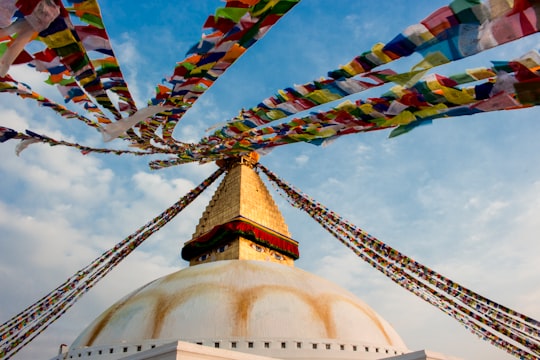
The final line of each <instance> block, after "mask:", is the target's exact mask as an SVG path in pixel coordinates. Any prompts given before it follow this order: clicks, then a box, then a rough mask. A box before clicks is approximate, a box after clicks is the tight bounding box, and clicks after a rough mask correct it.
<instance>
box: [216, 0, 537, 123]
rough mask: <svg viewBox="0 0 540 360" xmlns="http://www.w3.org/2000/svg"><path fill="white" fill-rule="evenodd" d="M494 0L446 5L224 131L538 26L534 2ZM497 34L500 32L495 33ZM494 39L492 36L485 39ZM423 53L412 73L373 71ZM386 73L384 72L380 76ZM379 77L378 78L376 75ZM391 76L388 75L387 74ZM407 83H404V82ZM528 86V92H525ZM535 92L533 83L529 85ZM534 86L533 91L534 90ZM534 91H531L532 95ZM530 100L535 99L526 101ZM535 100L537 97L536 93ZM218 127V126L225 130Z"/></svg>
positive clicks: (407, 77) (244, 113) (410, 79)
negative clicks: (340, 66) (508, 29)
mask: <svg viewBox="0 0 540 360" xmlns="http://www.w3.org/2000/svg"><path fill="white" fill-rule="evenodd" d="M499 3H501V1H490V2H485V3H481V2H480V1H463V0H456V1H453V2H452V3H451V4H450V5H449V6H445V7H442V8H440V9H438V10H436V11H435V12H433V13H432V14H431V15H429V16H428V17H427V18H426V19H424V20H423V21H421V22H420V23H419V24H415V25H412V26H410V27H408V28H407V29H406V30H405V31H404V32H403V33H401V34H399V35H397V36H396V37H395V38H394V39H393V40H391V41H390V42H389V43H388V44H386V45H384V44H380V43H379V44H376V45H374V46H373V48H372V49H371V51H368V52H364V53H363V54H362V55H360V56H358V57H356V58H355V59H353V60H351V61H350V62H349V63H348V64H347V65H345V66H343V67H342V68H341V69H339V70H332V71H330V72H329V73H328V76H329V77H330V78H327V79H324V78H323V79H320V80H318V81H312V82H310V83H307V84H304V85H295V86H294V87H290V88H286V89H283V90H279V91H278V94H277V95H276V96H274V97H270V98H267V99H265V100H263V101H262V102H261V103H259V104H258V105H257V106H255V107H253V108H251V109H249V110H241V111H240V114H239V115H238V116H237V117H235V118H233V119H231V120H229V122H228V123H227V125H225V128H224V129H220V130H222V131H235V130H236V131H238V132H241V131H245V130H246V129H247V128H254V127H257V126H261V125H265V124H267V123H269V122H271V121H276V120H279V119H282V118H285V117H287V116H290V115H293V114H295V113H297V112H300V111H304V110H307V109H310V108H313V107H316V106H318V105H321V104H324V103H328V102H330V101H334V100H336V99H339V98H342V97H344V96H348V95H351V94H355V93H359V92H361V91H364V90H366V89H370V88H372V87H374V86H378V85H382V84H383V83H386V82H387V81H384V80H383V81H381V78H382V79H385V78H386V77H387V76H390V79H389V80H390V81H394V82H396V83H400V82H401V81H404V82H405V83H407V84H409V85H412V83H414V82H415V81H414V79H415V78H416V77H417V76H422V75H423V74H424V72H425V71H427V70H428V69H431V68H433V67H435V66H438V65H442V64H445V63H448V62H450V61H453V60H458V59H461V58H464V57H467V56H472V55H475V54H477V53H479V52H481V51H484V50H487V49H489V48H492V47H494V46H497V45H500V44H503V43H506V42H509V41H513V40H517V39H519V38H522V37H525V36H527V35H531V34H533V33H535V32H537V31H538V25H537V21H536V19H537V17H538V12H540V8H538V7H537V6H534V3H533V2H528V1H522V2H519V3H518V2H516V3H515V4H514V6H513V7H510V6H509V5H508V3H506V2H505V4H504V5H505V6H506V7H504V8H503V7H502V5H503V4H499ZM518 24H519V25H520V29H522V31H518V30H515V31H510V32H509V33H508V34H506V33H505V35H504V36H503V37H501V36H499V32H500V31H498V30H497V29H506V28H511V29H513V28H516V27H519V26H518ZM493 33H496V34H497V36H495V35H493ZM488 38H489V39H491V38H493V41H487V40H486V39H488ZM414 52H418V53H420V54H421V55H422V56H423V57H424V60H423V61H422V62H420V63H419V64H417V65H416V66H414V67H413V69H412V70H411V72H409V73H405V74H400V75H397V74H395V73H394V74H395V76H393V77H392V73H393V70H391V69H385V70H383V71H379V72H373V71H372V70H373V69H374V68H376V67H378V66H380V65H383V64H388V63H390V62H392V61H394V60H397V59H399V58H401V57H405V56H409V55H412V54H413V53H414ZM356 75H359V76H361V77H364V78H365V77H369V78H371V79H372V80H373V79H374V80H375V82H374V83H371V82H366V81H365V80H364V81H363V80H361V79H353V77H354V76H356ZM381 75H383V76H381ZM377 77H378V78H379V79H377ZM385 80H388V79H385ZM401 84H402V85H404V83H401ZM525 87H527V85H522V88H524V90H523V93H525V91H527V90H525ZM529 88H530V89H531V91H532V92H534V84H531V85H529ZM531 91H529V92H531ZM531 96H532V94H530V95H529V97H531ZM524 99H525V101H527V102H529V103H530V102H531V101H533V102H534V100H526V98H524ZM532 99H534V96H532ZM220 130H218V131H220Z"/></svg>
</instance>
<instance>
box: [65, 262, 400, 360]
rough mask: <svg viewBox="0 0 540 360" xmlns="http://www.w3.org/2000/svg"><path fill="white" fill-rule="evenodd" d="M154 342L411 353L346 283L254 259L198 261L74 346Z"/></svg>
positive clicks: (121, 306) (126, 304)
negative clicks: (338, 346) (325, 344)
mask: <svg viewBox="0 0 540 360" xmlns="http://www.w3.org/2000/svg"><path fill="white" fill-rule="evenodd" d="M149 339H161V340H165V339H167V340H184V341H191V342H200V343H203V342H205V341H207V340H212V339H221V340H223V339H243V340H246V339H251V340H253V341H263V340H266V341H270V340H273V341H289V342H300V341H305V342H306V343H309V342H310V341H311V343H313V341H315V340H317V341H322V340H328V341H330V342H332V343H338V342H339V343H347V344H358V346H359V347H360V346H361V347H362V351H363V349H364V347H365V348H366V351H368V350H367V349H368V347H372V348H375V347H376V348H377V352H378V351H379V348H380V349H386V353H389V352H388V351H389V350H388V349H390V351H391V352H390V353H391V354H394V353H397V352H399V353H401V352H403V351H407V350H406V346H405V344H404V343H403V341H402V339H401V338H400V336H399V335H398V334H397V333H396V331H395V330H394V329H393V328H392V327H391V326H390V325H389V324H388V322H386V321H385V320H384V319H383V318H382V317H380V316H379V315H378V314H377V313H376V312H375V311H373V310H372V309H371V308H370V307H369V306H367V305H366V304H365V303H364V302H362V301H361V300H359V299H358V298H356V297H355V296H354V295H352V294H351V293H349V292H348V291H346V290H344V289H342V288H341V287H339V286H337V285H335V284H333V283H331V282H329V281H327V280H324V279H322V278H320V277H317V276H315V275H312V274H310V273H308V272H305V271H303V270H299V269H296V268H294V267H289V266H284V265H280V264H275V263H270V262H263V261H247V260H227V261H217V262H212V263H207V264H201V265H197V266H192V267H189V268H185V269H183V270H180V271H178V272H175V273H173V274H170V275H168V276H165V277H162V278H160V279H157V280H155V281H153V282H151V283H149V284H147V285H145V286H143V287H142V288H140V289H138V290H136V291H134V292H133V293H131V294H130V295H128V296H126V297H124V298H123V299H121V300H120V301H118V302H117V303H116V304H114V305H113V306H111V307H110V308H109V309H108V310H106V311H105V312H104V313H103V314H101V315H100V316H99V317H98V318H97V319H96V320H95V321H94V322H93V323H92V324H91V325H90V326H89V327H88V328H86V329H85V330H84V331H83V332H82V333H81V334H80V335H79V337H78V338H77V339H76V340H75V341H74V343H73V344H72V345H71V350H76V349H81V348H88V347H96V346H104V345H114V344H126V343H131V344H134V343H137V342H142V341H146V340H149ZM212 341H213V340H212ZM355 350H356V346H355ZM383 351H384V350H383ZM284 358H286V356H285V357H284ZM356 358H358V359H361V358H363V357H358V356H357V357H356ZM367 358H372V357H371V356H370V357H367Z"/></svg>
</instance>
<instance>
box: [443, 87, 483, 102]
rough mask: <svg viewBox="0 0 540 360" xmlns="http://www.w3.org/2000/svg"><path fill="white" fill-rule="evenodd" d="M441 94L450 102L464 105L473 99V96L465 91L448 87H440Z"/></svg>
mask: <svg viewBox="0 0 540 360" xmlns="http://www.w3.org/2000/svg"><path fill="white" fill-rule="evenodd" d="M441 90H442V92H443V96H444V97H445V98H446V99H447V100H448V101H449V102H451V103H452V104H457V105H465V104H470V103H472V102H474V101H475V99H474V97H473V96H471V95H469V94H468V93H467V92H465V91H462V90H458V89H453V88H449V87H444V86H443V87H442V89H441Z"/></svg>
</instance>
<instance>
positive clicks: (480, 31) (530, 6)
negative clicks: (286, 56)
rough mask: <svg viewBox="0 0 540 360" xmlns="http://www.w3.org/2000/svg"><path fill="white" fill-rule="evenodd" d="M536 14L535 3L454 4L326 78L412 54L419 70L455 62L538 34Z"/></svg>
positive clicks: (525, 0) (497, 0) (355, 72)
mask: <svg viewBox="0 0 540 360" xmlns="http://www.w3.org/2000/svg"><path fill="white" fill-rule="evenodd" d="M539 14H540V7H538V5H537V4H536V2H535V1H528V0H520V1H515V2H508V1H506V0H490V1H485V2H480V1H478V0H474V1H465V0H455V1H452V2H451V3H450V5H448V6H444V7H441V8H440V9H437V10H436V11H434V12H433V13H432V14H430V15H429V16H428V17H426V18H425V19H424V20H422V21H421V22H420V23H418V24H414V25H411V26H409V27H407V28H406V29H405V30H404V31H403V32H402V33H401V34H398V35H396V36H395V37H394V38H393V39H392V40H390V41H389V42H388V43H386V44H381V43H379V44H376V45H374V46H373V48H372V49H371V50H370V51H366V52H364V53H362V54H361V55H359V56H357V57H355V58H354V59H353V60H351V61H350V62H349V63H347V64H346V65H344V66H342V67H341V68H340V69H337V70H332V71H330V72H329V73H328V76H330V77H331V78H335V79H339V78H342V77H353V76H355V75H359V74H362V73H366V72H368V71H371V70H372V69H374V68H376V67H377V66H380V65H383V64H387V63H389V62H391V61H394V60H397V59H399V58H401V57H406V56H409V55H412V54H413V53H415V52H417V53H419V54H421V55H422V56H423V57H424V62H422V63H421V64H422V65H420V64H419V65H418V66H419V67H420V66H423V67H424V69H426V68H431V67H434V66H438V65H441V64H444V63H448V62H450V61H454V60H459V59H462V58H464V57H468V56H472V55H476V54H478V53H480V52H482V51H484V50H488V49H491V48H493V47H496V46H498V45H502V44H505V43H507V42H510V41H514V40H517V39H520V38H523V37H526V36H528V35H531V34H533V33H536V32H538V23H539V22H538V18H539ZM413 69H414V68H413Z"/></svg>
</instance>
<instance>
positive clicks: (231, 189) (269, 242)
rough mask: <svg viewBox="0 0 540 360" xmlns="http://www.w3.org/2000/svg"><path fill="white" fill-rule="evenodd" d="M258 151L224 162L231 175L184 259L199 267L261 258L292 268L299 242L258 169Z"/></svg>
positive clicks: (223, 182) (208, 207) (222, 164)
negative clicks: (255, 167)
mask: <svg viewBox="0 0 540 360" xmlns="http://www.w3.org/2000/svg"><path fill="white" fill-rule="evenodd" d="M257 161H258V156H256V153H252V155H249V156H242V157H239V158H234V159H227V160H224V161H221V162H219V163H218V165H219V166H222V167H225V168H226V169H227V174H226V175H225V177H224V178H223V180H222V182H221V183H220V185H219V186H218V188H217V190H216V192H215V193H214V196H213V197H212V200H210V203H209V204H208V206H207V207H206V210H205V211H204V213H203V215H202V217H201V219H200V220H199V224H198V225H197V227H196V229H195V233H194V234H193V238H192V239H191V240H190V241H188V242H186V243H185V245H184V248H183V249H182V257H183V258H184V259H185V260H189V261H190V265H196V264H199V263H204V262H208V261H215V260H225V259H258V260H267V261H275V262H281V263H285V264H289V265H292V264H293V260H294V259H296V258H298V243H297V242H296V241H294V240H293V239H291V238H290V234H289V229H288V227H287V224H286V223H285V219H284V218H283V216H282V215H281V212H280V211H279V209H278V207H277V205H276V203H275V202H274V199H273V198H272V196H271V195H270V193H269V192H268V189H267V188H266V186H265V185H264V183H263V181H262V180H261V178H260V177H259V175H258V174H257V172H256V171H255V170H254V165H255V164H256V163H257Z"/></svg>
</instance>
